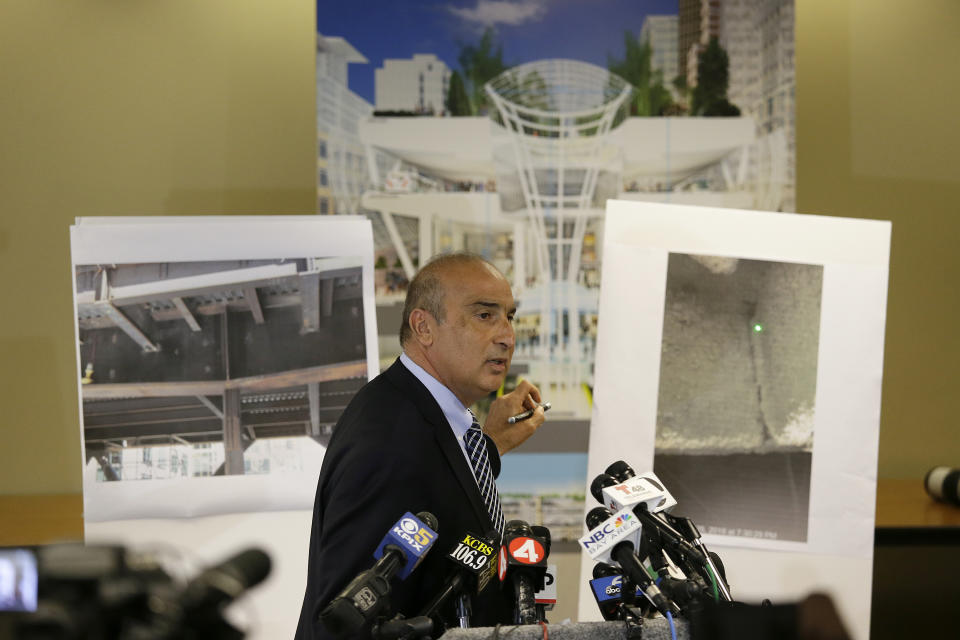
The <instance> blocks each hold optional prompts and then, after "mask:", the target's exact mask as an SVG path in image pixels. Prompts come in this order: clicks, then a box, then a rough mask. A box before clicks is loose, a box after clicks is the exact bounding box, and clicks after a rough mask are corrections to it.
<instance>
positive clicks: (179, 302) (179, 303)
mask: <svg viewBox="0 0 960 640" xmlns="http://www.w3.org/2000/svg"><path fill="white" fill-rule="evenodd" d="M173 304H174V306H175V307H176V308H177V311H179V312H180V315H181V316H182V317H183V319H184V320H186V321H187V324H188V325H189V326H190V330H191V331H200V324H199V323H197V319H196V318H194V317H193V314H192V313H190V309H188V308H187V303H186V302H184V301H183V298H180V297H176V298H174V299H173Z"/></svg>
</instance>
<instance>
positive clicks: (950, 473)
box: [923, 467, 960, 506]
mask: <svg viewBox="0 0 960 640" xmlns="http://www.w3.org/2000/svg"><path fill="white" fill-rule="evenodd" d="M923 486H924V487H925V488H926V489H927V493H929V494H930V496H931V497H932V498H933V499H934V500H938V501H940V502H949V503H950V504H952V505H956V506H960V469H951V468H950V467H934V468H933V469H930V471H928V472H927V475H926V476H925V477H924V478H923Z"/></svg>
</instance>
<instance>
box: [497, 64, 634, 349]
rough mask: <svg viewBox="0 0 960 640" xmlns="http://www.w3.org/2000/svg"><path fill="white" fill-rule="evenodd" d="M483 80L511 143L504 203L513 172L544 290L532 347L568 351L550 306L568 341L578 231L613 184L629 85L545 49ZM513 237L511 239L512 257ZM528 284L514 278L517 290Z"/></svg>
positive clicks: (575, 336)
mask: <svg viewBox="0 0 960 640" xmlns="http://www.w3.org/2000/svg"><path fill="white" fill-rule="evenodd" d="M484 88H485V90H486V93H487V95H488V96H489V98H490V100H491V101H492V103H493V105H495V106H496V111H492V112H491V117H492V118H494V119H495V120H498V121H499V122H500V124H502V125H503V127H504V128H505V129H506V130H507V132H508V136H509V139H510V146H511V147H512V154H509V155H512V158H511V159H509V160H507V162H508V163H509V165H510V166H509V168H508V171H506V172H505V176H501V180H500V181H499V184H498V191H499V192H500V194H501V206H502V207H503V209H504V210H505V211H507V210H509V209H510V208H511V207H509V206H508V205H507V201H508V200H510V199H511V198H512V199H513V200H514V201H517V200H518V198H517V197H516V195H517V194H516V193H511V190H513V191H515V190H516V186H515V182H517V181H518V182H519V190H520V191H521V192H522V202H523V211H522V212H523V213H525V214H526V217H527V219H528V220H529V227H528V228H529V229H530V230H532V234H533V237H534V238H535V242H534V243H533V244H534V249H535V263H536V281H537V283H538V284H539V285H540V287H539V288H540V290H541V291H548V292H549V293H548V294H546V295H543V296H542V298H541V305H540V306H541V332H545V333H546V334H547V335H545V336H544V338H546V339H545V340H544V341H543V342H542V343H541V345H540V354H539V355H540V356H541V357H544V356H547V357H549V356H551V355H552V356H556V355H560V356H565V357H566V358H565V359H567V360H571V358H570V356H571V355H572V353H573V350H572V349H568V348H567V347H566V345H564V340H563V339H562V336H560V335H559V334H560V332H561V331H562V328H561V325H562V324H563V323H564V322H563V321H562V320H561V319H560V316H559V315H557V316H555V315H554V313H557V314H563V315H565V317H566V321H565V324H566V326H567V331H568V342H569V345H571V346H575V345H577V344H578V342H579V331H580V327H579V324H580V320H579V312H578V301H577V288H578V287H577V283H578V278H579V272H580V266H581V265H580V257H581V253H582V250H583V239H584V234H585V232H586V229H587V222H588V220H589V218H590V217H591V216H596V215H598V214H599V212H601V211H602V209H603V207H604V202H603V201H604V200H605V199H606V197H607V196H608V195H613V194H614V193H616V192H617V191H619V189H620V175H621V173H622V165H623V160H622V157H621V153H620V152H619V151H618V150H617V148H616V147H615V146H614V145H612V144H610V143H609V140H608V138H609V136H608V134H609V133H610V131H611V129H612V128H613V127H614V126H615V125H617V124H619V121H620V120H622V119H623V116H624V115H625V107H626V106H627V104H628V103H627V99H628V98H629V96H630V94H631V92H632V87H631V86H630V84H629V83H627V82H626V81H625V80H623V79H622V78H620V77H619V76H617V75H615V74H613V73H610V72H609V71H607V70H606V69H603V68H601V67H598V66H595V65H592V64H588V63H585V62H579V61H576V60H564V59H551V60H539V61H536V62H531V63H527V64H524V65H520V66H518V67H514V68H512V69H510V70H508V71H506V72H504V73H503V74H501V75H499V76H497V77H496V78H494V79H493V80H491V81H490V82H488V83H487V84H486V86H485V87H484ZM498 163H499V164H501V165H503V164H504V160H503V159H501V160H498ZM501 171H502V167H501ZM504 177H506V179H503V178H504ZM602 177H604V178H605V179H606V183H607V184H608V187H611V188H607V189H605V190H604V192H605V194H604V193H598V189H597V187H598V182H599V181H600V180H601V178H602ZM611 191H612V193H611ZM517 213H518V214H519V213H521V211H520V210H517ZM519 242H520V239H515V256H514V259H515V261H516V260H517V259H518V257H517V256H516V251H517V250H518V248H517V246H516V243H519ZM520 251H521V257H520V258H519V259H521V260H522V247H521V248H520ZM517 271H518V272H520V273H524V272H525V268H524V267H523V265H521V266H520V267H519V268H518V269H517ZM525 284H526V283H524V282H515V286H517V287H518V288H520V289H521V290H522V289H523V288H524V285H525ZM551 344H553V345H555V346H556V347H557V348H556V349H553V348H551ZM550 359H551V360H556V359H557V358H556V357H550Z"/></svg>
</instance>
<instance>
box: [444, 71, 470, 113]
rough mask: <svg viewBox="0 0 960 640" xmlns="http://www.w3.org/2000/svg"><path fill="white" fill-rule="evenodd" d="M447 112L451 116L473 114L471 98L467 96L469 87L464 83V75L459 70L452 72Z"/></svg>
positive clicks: (448, 90)
mask: <svg viewBox="0 0 960 640" xmlns="http://www.w3.org/2000/svg"><path fill="white" fill-rule="evenodd" d="M446 107H447V113H449V114H450V115H451V116H469V115H472V111H471V109H470V98H469V96H467V88H466V87H465V86H464V85H463V77H461V76H460V72H459V71H454V72H453V73H452V74H450V87H449V88H448V89H447V104H446Z"/></svg>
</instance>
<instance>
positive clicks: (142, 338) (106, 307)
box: [96, 302, 160, 353]
mask: <svg viewBox="0 0 960 640" xmlns="http://www.w3.org/2000/svg"><path fill="white" fill-rule="evenodd" d="M96 305H97V307H98V308H99V309H100V310H102V311H103V313H104V315H106V316H108V317H109V318H110V319H111V320H112V321H113V324H115V325H117V327H119V328H120V329H121V330H122V331H123V332H124V333H125V334H127V335H128V336H130V337H131V338H132V339H133V341H134V342H136V343H137V344H139V345H140V347H141V348H142V349H143V350H144V351H147V352H149V353H155V352H157V351H159V350H160V348H159V347H157V346H156V345H155V344H153V343H152V342H151V341H150V338H148V337H147V336H146V334H144V333H143V332H142V331H140V328H139V327H137V325H135V324H133V322H132V321H131V320H130V318H128V317H127V316H125V315H123V312H122V311H120V309H117V308H116V307H115V306H113V304H111V303H110V302H97V303H96Z"/></svg>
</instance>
